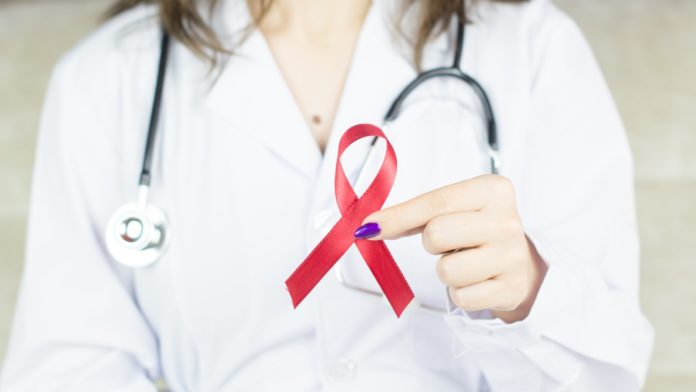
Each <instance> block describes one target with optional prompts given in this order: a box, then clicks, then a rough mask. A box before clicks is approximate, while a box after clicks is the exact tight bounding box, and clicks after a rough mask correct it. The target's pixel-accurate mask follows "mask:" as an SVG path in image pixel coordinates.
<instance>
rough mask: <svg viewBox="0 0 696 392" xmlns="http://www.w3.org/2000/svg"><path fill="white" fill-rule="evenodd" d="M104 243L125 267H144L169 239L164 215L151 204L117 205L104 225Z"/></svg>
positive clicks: (152, 261) (152, 260) (159, 253)
mask: <svg viewBox="0 0 696 392" xmlns="http://www.w3.org/2000/svg"><path fill="white" fill-rule="evenodd" d="M106 227H107V228H106V247H107V248H108V250H109V253H110V254H111V256H112V257H113V258H114V259H115V260H116V261H118V262H119V263H121V264H123V265H126V266H128V267H134V268H137V267H146V266H148V265H151V264H152V263H154V262H155V261H157V259H159V258H160V256H161V255H162V253H163V252H164V251H165V248H166V245H167V243H168V241H167V239H168V236H167V233H166V230H165V228H166V227H168V226H167V217H166V215H165V214H164V212H162V210H160V209H159V208H157V207H155V206H153V205H149V204H147V205H143V204H141V203H130V204H126V205H124V206H123V207H121V208H119V209H118V210H117V211H116V212H115V213H114V214H113V215H112V216H111V219H109V223H108V224H107V226H106Z"/></svg>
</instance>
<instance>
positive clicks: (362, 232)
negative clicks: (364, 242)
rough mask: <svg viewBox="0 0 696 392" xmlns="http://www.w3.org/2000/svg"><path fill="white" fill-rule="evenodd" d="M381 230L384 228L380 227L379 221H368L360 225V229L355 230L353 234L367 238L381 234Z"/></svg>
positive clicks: (360, 237)
mask: <svg viewBox="0 0 696 392" xmlns="http://www.w3.org/2000/svg"><path fill="white" fill-rule="evenodd" d="M381 231H382V228H381V227H379V223H377V222H368V223H365V224H364V225H362V226H360V227H358V229H357V230H355V233H353V235H354V236H355V238H358V239H365V238H372V237H376V236H378V235H379V233H380V232H381Z"/></svg>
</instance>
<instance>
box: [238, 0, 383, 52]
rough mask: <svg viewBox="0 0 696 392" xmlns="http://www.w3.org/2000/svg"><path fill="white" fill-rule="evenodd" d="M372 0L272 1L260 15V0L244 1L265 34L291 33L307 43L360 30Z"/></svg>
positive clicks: (322, 40)
mask: <svg viewBox="0 0 696 392" xmlns="http://www.w3.org/2000/svg"><path fill="white" fill-rule="evenodd" d="M371 3H372V1H371V0H329V1H327V0H273V2H272V6H271V7H270V9H269V10H268V11H267V12H266V14H265V15H262V12H263V10H262V9H261V5H260V0H247V4H248V6H249V10H250V11H251V14H252V15H253V16H254V18H255V19H256V20H259V16H262V18H261V21H260V25H259V26H257V27H259V28H260V29H261V30H263V31H264V33H265V34H283V35H291V36H294V37H295V38H296V39H301V40H303V41H308V42H317V41H321V42H327V41H331V40H332V38H333V37H334V36H335V35H341V34H344V33H345V32H346V31H355V30H359V29H360V27H361V26H362V22H363V21H364V19H365V16H366V15H367V12H368V11H369V9H370V5H371Z"/></svg>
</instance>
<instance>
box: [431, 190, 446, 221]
mask: <svg viewBox="0 0 696 392" xmlns="http://www.w3.org/2000/svg"><path fill="white" fill-rule="evenodd" d="M448 204H449V203H448V201H447V198H446V197H445V196H444V195H443V194H442V193H433V194H432V196H431V197H430V202H429V208H430V212H431V214H432V215H433V216H437V215H441V214H443V213H444V212H446V211H447V206H448Z"/></svg>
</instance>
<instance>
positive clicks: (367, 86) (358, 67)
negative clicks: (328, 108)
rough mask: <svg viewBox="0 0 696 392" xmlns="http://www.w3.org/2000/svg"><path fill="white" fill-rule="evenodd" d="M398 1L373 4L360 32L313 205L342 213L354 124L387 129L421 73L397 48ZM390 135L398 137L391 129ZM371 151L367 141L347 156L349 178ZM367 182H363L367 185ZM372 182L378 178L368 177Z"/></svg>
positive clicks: (376, 161) (376, 158)
mask: <svg viewBox="0 0 696 392" xmlns="http://www.w3.org/2000/svg"><path fill="white" fill-rule="evenodd" d="M392 6H393V3H392V2H382V1H378V2H373V4H372V6H371V8H370V11H369V13H368V15H367V17H366V19H365V22H364V25H363V27H362V30H361V32H360V36H359V38H358V42H357V45H356V48H355V52H354V55H353V62H352V64H351V67H350V70H349V74H348V77H347V79H346V84H345V87H344V91H343V96H342V99H341V102H340V105H339V108H338V112H337V113H336V118H335V120H334V125H333V129H332V133H331V137H330V139H329V143H328V145H327V148H326V152H325V157H324V161H323V163H322V167H321V172H320V176H319V180H318V181H317V188H316V192H315V200H314V203H313V205H314V206H315V207H317V208H325V207H326V206H327V204H329V203H330V204H331V205H332V207H331V210H333V211H334V215H336V214H337V211H336V205H335V204H336V202H335V198H334V184H333V181H334V172H335V167H336V158H337V152H338V142H339V140H340V138H341V136H342V135H343V133H344V132H345V131H346V130H347V129H348V128H349V127H351V126H353V125H356V124H360V123H372V124H375V125H378V126H379V125H381V123H382V119H383V117H384V114H385V113H386V111H387V109H388V107H389V105H390V104H391V101H392V99H393V98H394V97H396V95H397V94H398V93H399V91H400V90H401V88H403V86H405V85H406V83H408V82H409V81H410V80H411V79H412V78H413V77H414V76H415V70H414V69H413V67H412V66H411V64H410V62H409V59H408V58H407V57H406V55H404V54H402V53H400V52H399V51H398V49H397V48H396V46H395V41H393V40H395V39H396V35H394V34H392V30H391V28H392V26H393V25H394V21H393V20H392V19H391V18H392V17H393V16H394V14H393V13H392V9H391V7H392ZM386 133H387V137H389V138H390V139H391V138H392V137H397V134H396V133H392V132H391V131H390V130H386ZM367 152H368V143H367V140H365V141H364V142H360V143H355V144H354V145H352V146H351V147H350V148H349V150H348V151H347V153H346V154H344V155H343V158H342V163H343V167H344V169H345V170H346V174H347V175H348V178H349V179H352V178H353V177H354V176H355V175H356V174H357V171H358V169H359V168H360V167H361V166H362V164H363V161H364V158H365V156H366V154H367ZM382 159H383V154H374V156H373V159H372V160H371V161H372V162H371V164H372V165H375V164H376V165H379V163H381V161H382ZM368 166H370V164H368ZM364 180H365V179H363V181H364ZM366 180H367V182H368V183H369V182H371V181H372V178H369V179H366Z"/></svg>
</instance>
